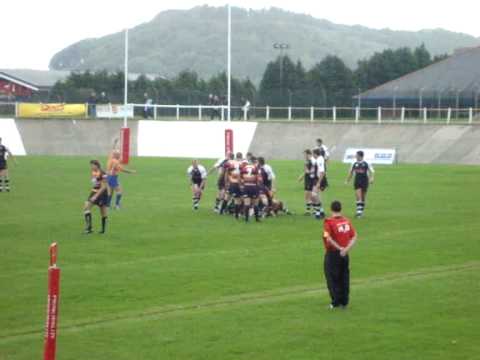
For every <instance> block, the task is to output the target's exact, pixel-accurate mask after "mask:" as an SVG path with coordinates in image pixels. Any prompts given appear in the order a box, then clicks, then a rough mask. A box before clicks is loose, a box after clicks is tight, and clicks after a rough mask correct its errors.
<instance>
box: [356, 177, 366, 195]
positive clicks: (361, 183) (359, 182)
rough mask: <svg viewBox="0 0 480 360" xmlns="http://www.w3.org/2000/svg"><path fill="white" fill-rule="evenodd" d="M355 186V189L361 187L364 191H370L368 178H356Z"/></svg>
mask: <svg viewBox="0 0 480 360" xmlns="http://www.w3.org/2000/svg"><path fill="white" fill-rule="evenodd" d="M353 188H354V189H355V190H358V189H361V190H362V191H363V192H367V191H368V179H367V180H363V179H359V180H357V179H356V180H355V182H354V183H353Z"/></svg>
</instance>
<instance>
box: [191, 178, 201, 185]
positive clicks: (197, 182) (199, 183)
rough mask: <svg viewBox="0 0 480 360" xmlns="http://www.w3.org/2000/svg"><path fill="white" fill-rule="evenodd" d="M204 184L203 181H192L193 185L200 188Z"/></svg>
mask: <svg viewBox="0 0 480 360" xmlns="http://www.w3.org/2000/svg"><path fill="white" fill-rule="evenodd" d="M202 182H203V180H202V179H192V185H197V186H200V185H202Z"/></svg>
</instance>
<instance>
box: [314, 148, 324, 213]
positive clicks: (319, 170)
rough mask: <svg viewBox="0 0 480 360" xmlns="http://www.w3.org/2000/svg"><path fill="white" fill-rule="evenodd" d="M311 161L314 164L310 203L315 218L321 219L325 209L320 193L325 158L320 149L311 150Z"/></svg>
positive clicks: (322, 183)
mask: <svg viewBox="0 0 480 360" xmlns="http://www.w3.org/2000/svg"><path fill="white" fill-rule="evenodd" d="M312 162H313V164H314V175H315V178H314V186H313V189H312V203H313V210H314V215H315V218H316V219H323V218H324V217H325V210H324V209H323V206H322V198H321V193H322V191H324V190H325V187H324V184H325V175H326V170H325V158H324V157H323V156H322V151H321V150H320V149H315V150H313V158H312Z"/></svg>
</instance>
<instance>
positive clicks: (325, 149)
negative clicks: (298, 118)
mask: <svg viewBox="0 0 480 360" xmlns="http://www.w3.org/2000/svg"><path fill="white" fill-rule="evenodd" d="M316 143H317V145H316V146H315V147H314V148H313V150H315V149H318V150H321V151H322V150H323V152H324V156H323V157H324V158H325V162H327V161H328V160H329V159H330V151H329V150H328V147H327V145H325V144H324V143H323V140H322V139H320V138H319V139H317V140H316Z"/></svg>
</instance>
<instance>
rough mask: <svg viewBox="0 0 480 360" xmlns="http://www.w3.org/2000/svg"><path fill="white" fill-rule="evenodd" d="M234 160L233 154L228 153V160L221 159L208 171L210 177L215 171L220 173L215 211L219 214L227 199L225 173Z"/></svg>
mask: <svg viewBox="0 0 480 360" xmlns="http://www.w3.org/2000/svg"><path fill="white" fill-rule="evenodd" d="M230 160H233V154H232V153H228V154H227V156H226V158H221V159H219V160H218V161H217V162H216V163H215V165H213V167H212V168H211V169H210V170H209V171H208V175H210V174H211V173H212V172H214V171H215V170H216V171H217V172H218V179H217V188H218V191H217V197H216V198H215V207H214V208H213V211H215V212H219V211H220V208H221V205H222V201H223V199H224V198H225V195H226V194H225V171H226V167H227V164H228V161H230Z"/></svg>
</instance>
